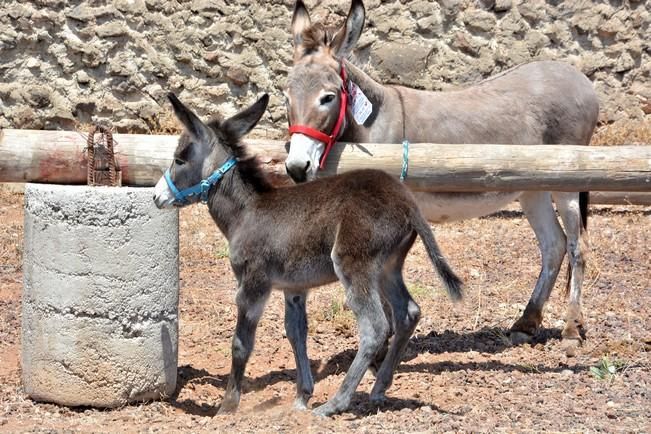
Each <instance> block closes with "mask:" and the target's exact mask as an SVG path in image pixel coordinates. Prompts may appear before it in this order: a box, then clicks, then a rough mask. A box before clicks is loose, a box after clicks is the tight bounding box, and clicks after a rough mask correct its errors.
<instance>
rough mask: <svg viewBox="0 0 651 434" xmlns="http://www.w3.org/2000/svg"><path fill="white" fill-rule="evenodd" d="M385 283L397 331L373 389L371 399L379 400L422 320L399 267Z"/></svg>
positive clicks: (384, 287)
mask: <svg viewBox="0 0 651 434" xmlns="http://www.w3.org/2000/svg"><path fill="white" fill-rule="evenodd" d="M382 283H383V290H384V294H385V297H386V298H387V299H388V301H389V302H390V304H391V306H392V308H393V315H392V317H393V327H394V330H395V334H394V336H393V338H392V339H391V345H390V346H389V350H388V353H387V355H386V357H385V358H384V361H383V363H382V365H381V367H380V369H379V371H378V373H377V379H376V380H375V385H373V390H372V391H371V397H370V399H371V401H373V402H376V403H380V402H382V401H383V400H384V394H385V393H386V390H387V389H388V388H389V386H391V383H392V382H393V373H394V371H395V370H396V368H397V367H398V365H399V364H400V362H401V359H402V355H403V353H404V351H405V348H406V347H407V344H408V343H409V338H410V337H411V335H412V333H413V332H414V329H416V325H417V324H418V321H419V320H420V308H419V307H418V304H417V303H416V302H415V301H414V300H413V299H412V298H411V295H410V294H409V291H408V290H407V287H406V286H405V283H404V281H403V280H402V275H401V274H400V272H399V271H398V272H397V273H394V275H393V276H387V278H386V279H384V280H383V282H382Z"/></svg>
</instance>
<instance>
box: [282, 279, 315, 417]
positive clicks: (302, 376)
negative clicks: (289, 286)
mask: <svg viewBox="0 0 651 434" xmlns="http://www.w3.org/2000/svg"><path fill="white" fill-rule="evenodd" d="M306 298H307V293H306V292H292V291H285V332H286V333H287V339H289V343H290V344H291V345H292V350H293V351H294V360H295V361H296V400H295V401H294V407H295V408H296V409H299V410H305V409H306V408H307V403H308V401H309V400H310V398H311V397H312V392H313V391H314V380H313V379H312V372H311V371H310V360H309V359H308V357H307V312H306V309H305V300H306Z"/></svg>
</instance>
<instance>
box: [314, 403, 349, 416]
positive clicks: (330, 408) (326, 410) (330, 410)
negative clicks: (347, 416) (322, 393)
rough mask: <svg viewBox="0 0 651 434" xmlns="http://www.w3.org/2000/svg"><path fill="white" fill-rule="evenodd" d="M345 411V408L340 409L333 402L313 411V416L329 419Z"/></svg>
mask: <svg viewBox="0 0 651 434" xmlns="http://www.w3.org/2000/svg"><path fill="white" fill-rule="evenodd" d="M343 410H344V409H343V408H341V409H340V408H338V406H337V405H335V404H333V403H332V402H331V401H328V402H326V403H325V404H323V405H320V406H318V407H317V408H315V409H314V410H312V414H314V415H315V416H319V417H328V416H332V415H334V414H337V413H341V412H342V411H343Z"/></svg>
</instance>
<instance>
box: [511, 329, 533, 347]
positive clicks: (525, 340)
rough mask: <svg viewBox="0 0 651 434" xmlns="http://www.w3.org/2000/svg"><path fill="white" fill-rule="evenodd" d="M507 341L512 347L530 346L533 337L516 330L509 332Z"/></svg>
mask: <svg viewBox="0 0 651 434" xmlns="http://www.w3.org/2000/svg"><path fill="white" fill-rule="evenodd" d="M509 339H510V340H511V343H512V344H513V345H522V344H530V343H531V342H532V341H533V335H530V334H529V333H524V332H520V331H516V330H511V332H510V333H509Z"/></svg>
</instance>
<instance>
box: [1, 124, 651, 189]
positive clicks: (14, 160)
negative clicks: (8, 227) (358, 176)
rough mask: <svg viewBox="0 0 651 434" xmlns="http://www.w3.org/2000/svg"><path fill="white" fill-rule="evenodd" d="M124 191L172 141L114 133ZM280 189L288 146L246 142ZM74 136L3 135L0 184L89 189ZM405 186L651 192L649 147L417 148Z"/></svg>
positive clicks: (160, 159) (340, 150)
mask: <svg viewBox="0 0 651 434" xmlns="http://www.w3.org/2000/svg"><path fill="white" fill-rule="evenodd" d="M114 140H115V143H116V152H117V155H118V159H119V163H120V166H121V168H122V183H123V185H133V186H151V185H154V184H155V183H156V182H157V181H158V179H159V178H160V176H161V174H162V172H163V170H164V169H165V168H166V167H167V166H168V165H169V162H170V160H171V157H172V154H173V152H174V149H175V147H176V142H177V138H176V137H175V136H154V135H136V134H115V135H114ZM246 142H247V143H248V144H249V147H250V150H251V152H253V153H256V154H257V155H258V156H259V157H260V159H261V161H262V162H263V163H264V164H265V166H266V170H268V171H269V172H270V173H271V174H272V179H273V181H274V182H275V183H277V184H282V183H286V182H287V178H286V175H285V170H284V167H283V166H284V159H285V157H286V148H285V142H282V141H272V140H246ZM85 147H86V137H85V136H84V135H83V134H82V133H78V132H65V131H36V130H11V129H6V130H2V131H0V182H49V183H62V184H83V183H85V182H86V170H87V169H86V167H87V166H86V155H85ZM401 167H402V148H401V146H400V145H395V144H373V143H364V144H354V143H353V144H339V145H337V146H335V148H334V149H333V151H332V152H331V154H330V157H329V159H328V164H327V168H326V169H325V170H324V171H322V172H320V175H319V176H331V175H335V174H337V173H343V172H346V171H350V170H354V169H360V168H376V169H382V170H385V171H387V172H389V173H391V174H394V175H396V176H398V175H399V174H400V171H401ZM406 184H407V185H408V186H409V187H410V188H412V189H413V190H415V191H432V192H434V191H521V190H554V191H616V192H622V191H624V192H651V146H613V147H585V146H568V145H544V146H520V145H446V144H427V143H414V144H412V145H411V147H410V151H409V175H408V177H407V180H406Z"/></svg>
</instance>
